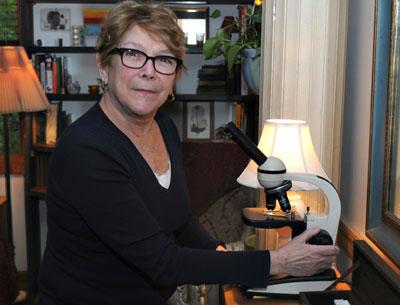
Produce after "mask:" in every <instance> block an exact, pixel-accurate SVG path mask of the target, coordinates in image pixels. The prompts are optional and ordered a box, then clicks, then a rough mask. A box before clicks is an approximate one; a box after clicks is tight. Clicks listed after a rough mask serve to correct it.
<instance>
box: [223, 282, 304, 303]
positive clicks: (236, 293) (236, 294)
mask: <svg viewBox="0 0 400 305" xmlns="http://www.w3.org/2000/svg"><path fill="white" fill-rule="evenodd" d="M223 289H224V299H225V305H275V304H276V305H281V304H286V305H298V304H299V300H284V299H268V298H258V299H257V298H254V299H247V298H246V297H245V296H243V294H242V292H241V291H240V290H239V289H238V288H237V287H236V286H234V285H224V287H223Z"/></svg>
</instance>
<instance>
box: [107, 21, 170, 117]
mask: <svg viewBox="0 0 400 305" xmlns="http://www.w3.org/2000/svg"><path fill="white" fill-rule="evenodd" d="M117 47H118V48H132V49H136V50H139V51H142V52H144V53H146V54H147V55H148V56H158V55H168V56H173V54H172V53H171V51H169V49H168V48H167V46H166V45H165V44H164V43H163V42H162V40H161V39H160V38H159V37H157V36H155V35H152V34H150V33H148V32H146V31H145V30H143V29H142V28H141V27H140V26H138V25H133V26H131V27H130V28H129V29H128V30H127V31H126V32H125V34H124V35H123V36H122V37H121V40H120V43H119V45H118V46H117ZM100 74H101V76H102V79H103V81H105V82H106V83H108V90H109V95H110V98H111V102H112V103H113V105H114V106H116V107H118V108H119V109H120V110H122V111H123V112H124V113H126V114H128V115H135V116H140V117H147V116H154V115H155V113H156V112H157V110H158V108H159V107H160V106H161V105H162V104H163V103H164V102H165V100H166V99H167V97H168V95H169V94H171V92H172V89H173V86H174V79H175V74H172V75H164V74H160V73H158V72H157V71H155V70H154V66H153V61H152V60H150V59H149V60H148V61H147V62H146V64H145V65H144V66H143V67H142V68H139V69H131V68H128V67H125V66H124V65H122V62H121V56H120V55H119V54H118V53H115V54H113V55H112V58H111V64H110V65H109V66H107V67H100Z"/></svg>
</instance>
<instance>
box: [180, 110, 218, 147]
mask: <svg viewBox="0 0 400 305" xmlns="http://www.w3.org/2000/svg"><path fill="white" fill-rule="evenodd" d="M213 106H214V105H213V102H186V103H184V109H183V117H184V123H183V138H184V140H185V141H211V139H212V135H213V130H214V107H213Z"/></svg>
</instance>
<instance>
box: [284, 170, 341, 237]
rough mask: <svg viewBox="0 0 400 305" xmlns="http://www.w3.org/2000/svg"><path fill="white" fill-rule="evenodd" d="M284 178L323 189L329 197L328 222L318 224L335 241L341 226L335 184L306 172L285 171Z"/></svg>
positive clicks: (338, 200) (339, 207)
mask: <svg viewBox="0 0 400 305" xmlns="http://www.w3.org/2000/svg"><path fill="white" fill-rule="evenodd" d="M282 178H283V179H285V180H295V181H302V182H308V183H310V184H313V185H316V186H317V187H318V188H319V189H321V190H322V192H323V193H324V194H325V196H326V199H327V200H326V201H327V204H328V215H327V219H326V222H325V223H318V225H319V226H320V227H321V229H324V230H326V231H328V232H329V234H330V235H331V237H332V239H333V241H335V240H336V236H337V230H338V226H339V220H340V212H341V206H340V198H339V194H338V193H337V191H336V189H335V187H334V186H333V184H332V183H331V182H330V181H329V180H327V179H325V178H323V177H320V176H317V175H312V174H305V173H285V174H283V175H282Z"/></svg>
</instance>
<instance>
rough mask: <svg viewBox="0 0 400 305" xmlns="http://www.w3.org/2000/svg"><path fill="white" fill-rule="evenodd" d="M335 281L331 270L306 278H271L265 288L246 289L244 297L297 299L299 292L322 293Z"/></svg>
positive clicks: (333, 272) (334, 274) (334, 275)
mask: <svg viewBox="0 0 400 305" xmlns="http://www.w3.org/2000/svg"><path fill="white" fill-rule="evenodd" d="M336 279H337V277H336V273H335V271H334V270H333V269H328V270H326V271H324V272H323V273H320V274H317V275H313V276H308V277H286V278H279V279H276V280H275V279H274V277H271V279H270V280H269V283H268V286H267V287H266V288H247V289H246V290H245V291H244V294H245V295H246V297H248V298H251V297H254V296H270V297H285V298H288V297H289V298H298V297H299V293H300V292H309V291H324V290H325V289H326V288H328V287H329V286H330V285H331V284H332V283H333V282H335V280H336Z"/></svg>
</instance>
